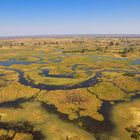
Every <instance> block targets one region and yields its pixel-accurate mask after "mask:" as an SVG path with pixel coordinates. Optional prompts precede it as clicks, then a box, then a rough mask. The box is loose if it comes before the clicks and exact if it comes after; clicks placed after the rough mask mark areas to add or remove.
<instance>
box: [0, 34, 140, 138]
mask: <svg viewBox="0 0 140 140" xmlns="http://www.w3.org/2000/svg"><path fill="white" fill-rule="evenodd" d="M77 139H79V140H133V139H136V140H139V139H140V38H136V37H92V36H87V37H86V36H84V37H83V36H76V37H75V36H65V37H34V38H33V37H32V38H31V37H28V38H10V39H0V140H77Z"/></svg>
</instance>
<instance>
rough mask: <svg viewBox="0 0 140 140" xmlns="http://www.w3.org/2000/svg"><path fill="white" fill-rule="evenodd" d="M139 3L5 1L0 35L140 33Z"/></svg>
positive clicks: (113, 0) (115, 0) (129, 0)
mask: <svg viewBox="0 0 140 140" xmlns="http://www.w3.org/2000/svg"><path fill="white" fill-rule="evenodd" d="M139 6H140V1H139V0H135V1H132V0H123V1H122V0H105V1H100V0H99V1H97V0H71V1H66V0H59V1H58V0H47V1H46V0H39V1H35V0H28V1H27V0H20V1H19V0H13V1H9V0H1V1H0V19H1V22H0V36H1V37H2V36H28V35H29V36H34V35H65V34H140V8H139Z"/></svg>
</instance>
